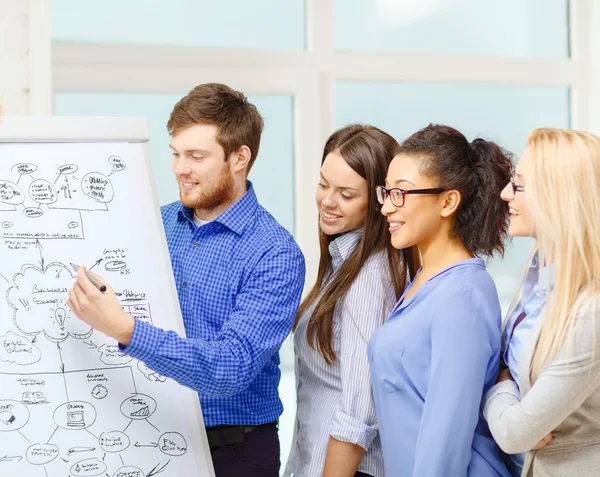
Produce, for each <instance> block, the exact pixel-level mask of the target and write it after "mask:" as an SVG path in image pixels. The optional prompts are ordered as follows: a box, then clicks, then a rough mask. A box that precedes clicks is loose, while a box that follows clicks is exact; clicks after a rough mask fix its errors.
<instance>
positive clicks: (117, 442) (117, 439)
mask: <svg viewBox="0 0 600 477" xmlns="http://www.w3.org/2000/svg"><path fill="white" fill-rule="evenodd" d="M129 444H130V441H129V437H127V434H124V433H122V432H121V431H110V432H105V433H103V434H100V447H101V448H102V450H103V451H104V452H111V453H114V452H121V451H124V450H125V449H127V448H128V447H129Z"/></svg>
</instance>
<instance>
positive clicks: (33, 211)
mask: <svg viewBox="0 0 600 477" xmlns="http://www.w3.org/2000/svg"><path fill="white" fill-rule="evenodd" d="M23 214H24V215H25V216H26V217H29V218H30V219H35V218H36V217H41V216H42V215H44V211H43V210H42V209H38V208H37V207H28V208H27V209H25V210H23Z"/></svg>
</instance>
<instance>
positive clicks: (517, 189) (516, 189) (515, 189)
mask: <svg viewBox="0 0 600 477" xmlns="http://www.w3.org/2000/svg"><path fill="white" fill-rule="evenodd" d="M510 185H511V186H512V188H513V194H514V193H516V192H525V186H522V185H517V184H515V172H514V171H513V172H512V173H511V175H510Z"/></svg>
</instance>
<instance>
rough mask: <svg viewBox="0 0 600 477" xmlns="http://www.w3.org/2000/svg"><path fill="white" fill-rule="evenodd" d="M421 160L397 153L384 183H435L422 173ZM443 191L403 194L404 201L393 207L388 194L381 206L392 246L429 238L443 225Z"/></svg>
mask: <svg viewBox="0 0 600 477" xmlns="http://www.w3.org/2000/svg"><path fill="white" fill-rule="evenodd" d="M420 165H421V160H420V159H419V158H416V157H414V156H411V155H406V154H400V155H398V156H396V157H395V158H394V160H393V161H392V162H391V164H390V167H389V168H388V173H387V177H386V180H385V184H386V185H385V186H386V188H388V189H391V188H396V187H397V188H400V189H405V190H412V189H432V188H436V187H438V184H436V183H435V182H434V179H433V178H432V177H429V176H426V175H423V174H421V172H420ZM443 208H444V197H443V194H424V195H419V194H413V195H406V196H405V200H404V205H403V206H402V207H396V206H395V205H394V204H392V201H391V200H390V198H389V197H388V198H387V199H386V201H385V204H383V206H382V208H381V213H382V214H383V215H385V216H386V217H387V220H388V223H389V230H390V233H391V235H392V245H393V246H394V248H398V249H402V248H408V247H411V246H413V245H419V244H421V243H423V242H425V241H429V240H431V239H432V238H433V237H434V236H436V234H438V233H439V232H440V230H441V228H442V222H443V215H444V212H443Z"/></svg>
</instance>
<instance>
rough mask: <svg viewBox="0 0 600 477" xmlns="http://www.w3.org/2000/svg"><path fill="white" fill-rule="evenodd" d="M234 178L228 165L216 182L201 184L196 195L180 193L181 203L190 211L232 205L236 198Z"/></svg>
mask: <svg viewBox="0 0 600 477" xmlns="http://www.w3.org/2000/svg"><path fill="white" fill-rule="evenodd" d="M234 192H235V191H234V187H233V177H232V176H231V173H230V172H229V168H228V167H227V165H225V166H224V167H223V171H222V172H221V174H220V175H219V177H218V178H217V180H216V181H215V182H210V183H207V184H203V183H200V191H199V192H198V193H196V194H193V195H191V194H186V193H185V192H183V191H181V190H180V192H179V197H180V199H181V203H182V204H183V205H184V206H186V207H189V208H190V209H204V210H211V209H216V208H218V207H221V206H223V205H226V204H228V203H230V202H231V201H232V199H233V196H234Z"/></svg>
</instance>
